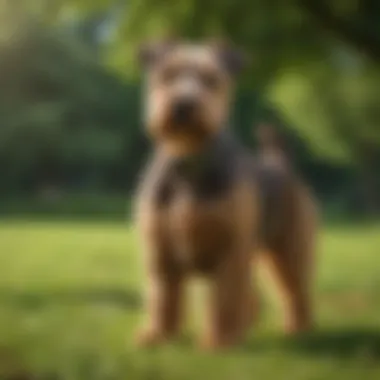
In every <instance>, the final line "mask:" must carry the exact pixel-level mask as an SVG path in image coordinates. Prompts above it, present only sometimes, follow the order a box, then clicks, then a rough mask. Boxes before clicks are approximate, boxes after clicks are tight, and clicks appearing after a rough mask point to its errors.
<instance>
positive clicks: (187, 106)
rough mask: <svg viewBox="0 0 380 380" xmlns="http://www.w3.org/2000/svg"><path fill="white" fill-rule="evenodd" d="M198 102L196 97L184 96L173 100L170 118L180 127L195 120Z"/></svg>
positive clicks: (188, 124)
mask: <svg viewBox="0 0 380 380" xmlns="http://www.w3.org/2000/svg"><path fill="white" fill-rule="evenodd" d="M198 107H199V104H198V102H197V100H196V99H192V98H184V99H178V100H177V101H175V102H174V104H173V107H172V120H173V122H174V124H175V125H176V126H178V127H180V128H182V127H187V126H190V125H192V124H194V122H196V118H197V114H198Z"/></svg>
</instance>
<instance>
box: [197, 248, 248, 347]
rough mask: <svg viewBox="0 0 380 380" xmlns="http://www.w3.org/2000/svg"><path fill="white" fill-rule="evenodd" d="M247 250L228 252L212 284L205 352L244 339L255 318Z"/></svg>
mask: <svg viewBox="0 0 380 380" xmlns="http://www.w3.org/2000/svg"><path fill="white" fill-rule="evenodd" d="M250 253H251V252H250V250H249V248H248V247H244V248H240V249H238V250H237V251H236V250H235V251H233V252H229V256H228V257H227V259H226V261H224V262H223V264H222V265H221V266H220V268H218V270H217V271H216V273H215V275H214V277H213V278H212V280H211V281H212V282H211V287H212V288H211V300H210V305H209V306H210V308H209V310H208V312H209V314H208V318H209V320H208V326H207V331H206V333H205V335H204V336H203V340H202V346H203V348H205V349H210V350H214V349H218V348H224V347H229V346H233V345H235V344H237V343H239V341H240V340H241V339H242V338H243V336H244V334H245V333H246V331H247V329H248V328H249V326H250V321H251V319H252V296H253V293H252V292H253V289H252V286H251V279H250V274H251V271H250Z"/></svg>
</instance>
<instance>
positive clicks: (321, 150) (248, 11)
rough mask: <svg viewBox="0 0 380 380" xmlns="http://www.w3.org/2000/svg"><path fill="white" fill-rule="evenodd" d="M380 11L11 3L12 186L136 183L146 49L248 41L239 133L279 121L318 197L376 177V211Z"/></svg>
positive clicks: (5, 47)
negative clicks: (152, 42)
mask: <svg viewBox="0 0 380 380" xmlns="http://www.w3.org/2000/svg"><path fill="white" fill-rule="evenodd" d="M275 5H276V6H275ZM379 15H380V7H379V6H378V5H377V4H376V2H373V1H372V0H365V1H363V2H360V3H359V2H358V1H357V0H350V1H335V2H333V3H332V4H328V3H327V2H324V1H319V2H318V1H314V0H310V1H303V0H292V1H291V0H289V1H288V2H285V3H284V2H278V3H277V4H276V2H275V3H273V4H266V2H264V1H259V0H255V1H244V0H238V1H228V0H223V1H210V2H204V1H200V0H176V1H166V2H164V1H161V0H159V1H156V0H155V1H153V0H129V1H128V2H124V1H116V0H115V1H113V0H96V1H87V0H56V1H49V0H38V1H27V0H24V1H18V2H16V1H14V2H12V1H8V2H3V3H2V5H1V7H0V18H1V20H2V22H1V23H0V52H1V54H0V85H1V86H0V123H1V128H0V169H1V171H2V181H1V183H0V191H2V192H7V193H10V192H14V191H17V192H31V191H32V192H35V191H39V188H40V187H44V186H50V185H52V184H54V185H55V186H58V187H62V186H63V187H64V188H65V190H69V191H71V190H74V191H77V190H78V189H79V190H80V191H83V190H84V189H87V190H88V191H92V190H94V189H96V191H109V190H110V189H112V191H114V190H116V189H117V190H118V191H120V190H121V189H123V191H124V190H127V191H130V190H131V189H132V188H133V183H134V182H135V178H136V174H137V172H138V170H139V168H140V166H141V164H142V161H143V160H144V159H145V155H146V152H147V148H148V146H147V142H146V141H145V139H144V137H143V133H142V128H141V125H140V124H141V123H140V116H139V115H140V84H139V83H138V81H137V80H136V78H137V77H138V76H137V73H138V69H139V68H138V67H136V59H135V55H136V50H137V46H138V45H139V43H141V42H142V41H144V40H145V39H152V38H153V39H155V38H160V37H162V36H165V35H167V34H175V35H178V36H183V37H189V38H194V39H198V38H204V37H220V36H222V37H223V36H225V37H227V38H228V39H230V40H232V41H233V42H235V43H236V44H238V45H241V46H243V47H245V49H246V50H247V52H248V53H249V54H250V55H251V58H252V60H251V65H250V67H249V68H248V70H247V71H246V73H245V75H244V76H243V77H242V80H241V86H240V90H239V92H238V94H237V101H236V107H235V112H234V115H233V121H232V124H233V125H234V127H235V128H236V130H237V132H238V134H239V135H240V136H241V137H242V138H243V139H244V141H247V142H248V144H250V142H251V134H252V125H256V124H257V123H259V122H261V121H268V120H269V121H275V122H276V124H280V126H281V127H282V129H283V130H284V132H285V133H286V134H287V135H288V137H289V139H290V142H291V144H292V146H293V145H294V144H295V145H297V144H298V146H302V149H298V148H297V149H296V151H297V155H296V159H297V162H299V163H300V167H301V168H302V170H303V172H304V173H306V174H307V176H308V180H309V181H310V182H311V183H312V184H313V186H314V187H316V188H317V190H318V191H319V192H322V193H323V194H334V197H335V196H338V197H339V195H340V194H341V193H342V191H343V192H345V193H347V198H350V197H352V196H353V195H354V194H355V195H354V198H355V197H356V196H357V195H356V193H357V189H356V184H359V183H360V184H361V183H363V184H365V186H364V187H365V188H366V190H365V191H364V193H363V194H365V195H361V198H362V200H363V202H364V203H365V202H367V198H373V199H372V200H371V202H370V203H371V204H372V205H373V204H375V203H377V202H379V200H378V195H377V194H379V193H380V191H378V189H379V187H378V186H380V185H378V184H377V183H376V181H374V180H373V179H374V178H375V177H376V175H375V174H376V172H377V171H378V167H379V163H380V158H379V151H380V136H379V128H378V123H379V120H380V115H379V108H378V99H379V88H380V83H379V82H380V72H379V69H378V66H377V65H376V62H378V58H379V55H378V54H377V52H378V47H379V46H380V43H378V41H379V25H380V23H379V22H378V21H379V20H380V17H379ZM100 29H102V30H103V31H104V29H105V30H106V31H107V33H106V37H105V39H103V40H102V39H99V30H100ZM103 37H104V36H103ZM342 42H344V43H342ZM359 53H364V54H359ZM268 103H269V104H271V106H268ZM322 161H323V162H322ZM347 170H348V171H349V173H350V174H349V175H347ZM322 172H323V174H320V173H322ZM336 178H340V180H337V179H336ZM358 178H360V180H358ZM343 183H344V184H343ZM63 184H65V185H63ZM354 185H355V186H354ZM343 187H345V188H344V189H343ZM360 191H362V190H360ZM348 194H350V195H348ZM369 194H372V195H369ZM375 198H377V199H376V200H375V201H374V199H375ZM379 203H380V202H379Z"/></svg>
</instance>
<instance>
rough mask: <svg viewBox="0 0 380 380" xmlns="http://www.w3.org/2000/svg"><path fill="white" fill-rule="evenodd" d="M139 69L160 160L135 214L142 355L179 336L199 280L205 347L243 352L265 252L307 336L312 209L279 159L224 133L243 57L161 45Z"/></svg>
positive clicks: (290, 322) (209, 48)
mask: <svg viewBox="0 0 380 380" xmlns="http://www.w3.org/2000/svg"><path fill="white" fill-rule="evenodd" d="M140 58H141V62H142V64H143V67H144V68H145V70H146V74H147V78H146V86H147V87H146V94H145V106H146V108H145V123H146V127H147V131H148V134H149V135H150V137H151V138H152V140H153V141H154V152H153V157H152V159H151V160H150V162H149V165H148V167H147V169H146V171H145V172H144V175H143V180H142V182H141V184H140V188H139V192H138V199H137V202H136V205H137V210H136V211H137V224H138V228H139V231H140V233H141V236H142V244H143V248H144V258H145V268H146V270H147V279H146V281H147V298H146V307H147V317H148V321H147V322H146V325H145V326H144V328H143V329H142V331H140V332H139V335H138V343H139V344H141V345H152V344H157V343H161V342H164V341H167V340H168V339H170V338H172V337H174V336H175V335H176V334H177V333H178V332H179V331H180V328H181V322H182V321H183V314H184V311H185V310H184V308H185V301H186V298H185V287H186V282H187V279H189V277H190V276H192V275H201V276H203V277H204V278H206V279H207V280H208V281H209V284H210V299H209V301H208V312H207V316H208V321H207V324H206V329H205V332H204V333H203V334H202V339H201V345H202V347H204V348H207V349H217V348H220V347H227V346H231V345H235V344H237V343H239V342H240V341H241V340H242V338H244V336H245V335H246V333H247V330H248V329H249V328H250V326H251V324H252V322H253V320H254V318H255V315H256V313H257V306H258V303H257V291H256V286H255V282H254V281H252V270H251V269H252V262H255V260H252V259H253V258H255V257H257V256H258V255H259V252H261V251H265V257H266V258H267V259H268V261H269V262H270V264H271V267H272V270H273V273H275V275H276V278H277V279H278V281H279V284H280V288H281V290H282V291H283V299H284V300H285V302H286V312H287V316H288V318H287V322H286V328H287V330H289V331H292V332H297V331H302V330H305V329H307V328H309V327H310V326H311V323H312V318H311V299H312V297H311V280H312V275H313V273H312V269H313V263H312V253H313V252H312V251H313V248H314V231H315V228H314V219H315V216H314V213H315V212H314V203H313V201H312V198H311V196H310V195H309V193H308V190H307V189H306V187H305V186H304V185H303V184H302V183H301V182H300V181H299V180H298V178H297V177H295V176H293V174H291V173H290V171H289V170H288V169H287V167H286V166H285V165H283V164H282V161H281V160H280V159H278V157H277V158H276V155H275V153H276V152H275V150H276V149H275V147H273V149H272V148H271V147H270V146H267V147H266V148H265V154H259V157H258V158H254V157H253V155H252V154H251V153H250V152H248V151H246V149H245V148H244V147H243V146H242V145H241V144H240V143H239V142H237V141H236V140H235V139H234V138H233V136H232V135H231V133H230V131H229V129H228V128H227V123H228V118H229V111H230V103H231V98H232V95H233V90H234V82H235V77H236V75H237V74H238V73H239V71H240V70H241V69H242V67H243V63H244V60H243V57H242V55H241V54H240V52H238V51H236V49H232V48H230V47H227V46H222V45H212V44H203V45H196V44H191V43H189V44H188V43H162V44H153V45H152V46H146V47H145V48H143V49H142V50H141V56H140ZM267 145H268V144H267ZM269 145H270V144H269Z"/></svg>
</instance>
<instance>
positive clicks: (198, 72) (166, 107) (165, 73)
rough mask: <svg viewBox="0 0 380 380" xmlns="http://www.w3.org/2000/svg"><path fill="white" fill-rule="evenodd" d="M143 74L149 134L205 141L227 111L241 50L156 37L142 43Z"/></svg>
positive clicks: (239, 68) (224, 120)
mask: <svg viewBox="0 0 380 380" xmlns="http://www.w3.org/2000/svg"><path fill="white" fill-rule="evenodd" d="M140 63H141V64H142V66H143V68H144V69H145V71H146V74H147V83H146V85H147V88H146V90H147V92H146V99H145V122H146V126H147V129H148V132H149V134H150V135H151V136H152V137H153V138H154V139H158V140H161V141H165V140H166V141H171V142H173V143H174V144H177V143H180V142H183V141H186V142H191V143H194V144H195V145H196V144H199V143H201V142H204V141H206V140H207V139H208V138H210V137H211V136H213V135H214V134H215V133H217V132H218V131H219V130H220V129H221V128H223V127H224V124H225V122H226V119H227V118H228V116H229V108H230V104H229V103H230V98H231V93H232V90H233V85H234V82H235V76H236V75H237V74H238V73H239V71H240V70H241V68H242V66H243V57H242V55H241V53H240V52H238V51H237V50H235V49H231V48H229V47H227V46H221V45H216V44H215V45H212V44H204V45H195V44H185V43H173V42H170V43H158V44H152V45H147V46H144V47H142V48H141V51H140Z"/></svg>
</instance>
